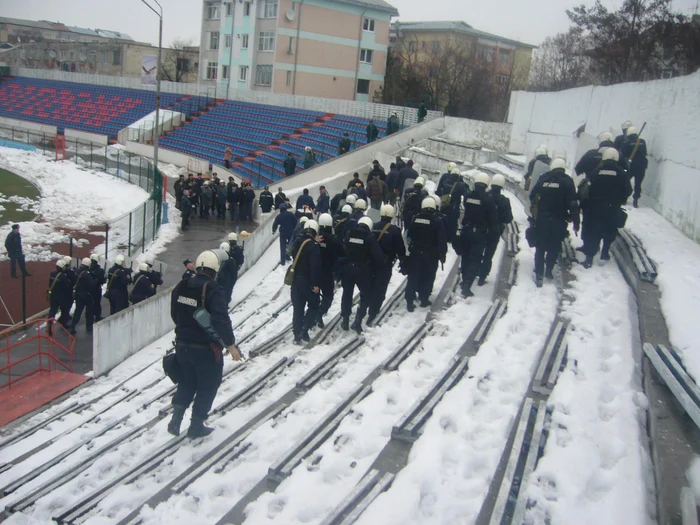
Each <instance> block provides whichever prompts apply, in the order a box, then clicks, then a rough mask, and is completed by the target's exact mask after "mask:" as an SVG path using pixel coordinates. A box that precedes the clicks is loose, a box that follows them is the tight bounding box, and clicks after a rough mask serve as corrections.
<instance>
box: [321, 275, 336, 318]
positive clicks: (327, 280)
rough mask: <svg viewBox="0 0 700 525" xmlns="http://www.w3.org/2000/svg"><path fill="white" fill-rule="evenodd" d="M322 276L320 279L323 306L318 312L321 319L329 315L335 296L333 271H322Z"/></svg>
mask: <svg viewBox="0 0 700 525" xmlns="http://www.w3.org/2000/svg"><path fill="white" fill-rule="evenodd" d="M322 272H323V273H322V275H321V279H320V285H321V286H320V288H321V306H320V307H319V310H318V316H319V318H321V317H323V316H324V315H326V313H328V310H329V309H330V307H331V305H332V304H333V296H334V295H335V281H334V280H333V270H332V269H330V270H326V269H323V270H322Z"/></svg>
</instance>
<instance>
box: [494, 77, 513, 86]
mask: <svg viewBox="0 0 700 525" xmlns="http://www.w3.org/2000/svg"><path fill="white" fill-rule="evenodd" d="M509 79H510V77H509V76H508V75H496V84H498V85H499V86H505V85H507V84H508V80H509Z"/></svg>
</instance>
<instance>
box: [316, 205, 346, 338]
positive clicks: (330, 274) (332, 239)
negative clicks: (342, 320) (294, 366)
mask: <svg viewBox="0 0 700 525" xmlns="http://www.w3.org/2000/svg"><path fill="white" fill-rule="evenodd" d="M318 225H319V228H320V231H319V237H318V245H319V248H320V249H321V277H320V280H319V285H320V286H319V287H320V288H321V305H320V307H319V310H318V327H319V328H323V327H324V326H325V324H324V322H323V316H324V315H326V313H327V312H328V310H329V309H330V307H331V304H333V295H334V293H335V275H336V273H337V272H338V270H339V265H340V264H341V261H342V260H344V258H345V248H344V247H343V243H342V241H341V240H340V239H339V238H338V237H337V236H336V235H334V234H333V218H332V217H331V216H330V214H328V213H322V214H321V215H319V217H318Z"/></svg>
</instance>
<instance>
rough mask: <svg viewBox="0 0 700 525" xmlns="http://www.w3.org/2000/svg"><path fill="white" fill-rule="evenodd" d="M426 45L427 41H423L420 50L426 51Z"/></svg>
mask: <svg viewBox="0 0 700 525" xmlns="http://www.w3.org/2000/svg"><path fill="white" fill-rule="evenodd" d="M425 44H427V42H426V41H425V40H423V41H422V42H421V43H420V48H421V49H425Z"/></svg>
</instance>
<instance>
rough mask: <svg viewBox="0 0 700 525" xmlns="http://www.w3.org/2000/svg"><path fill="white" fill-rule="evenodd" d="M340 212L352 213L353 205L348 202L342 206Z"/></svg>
mask: <svg viewBox="0 0 700 525" xmlns="http://www.w3.org/2000/svg"><path fill="white" fill-rule="evenodd" d="M340 212H341V213H348V214H350V213H352V206H350V205H349V204H346V205H345V206H343V207H342V208H341V210H340Z"/></svg>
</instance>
